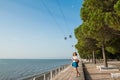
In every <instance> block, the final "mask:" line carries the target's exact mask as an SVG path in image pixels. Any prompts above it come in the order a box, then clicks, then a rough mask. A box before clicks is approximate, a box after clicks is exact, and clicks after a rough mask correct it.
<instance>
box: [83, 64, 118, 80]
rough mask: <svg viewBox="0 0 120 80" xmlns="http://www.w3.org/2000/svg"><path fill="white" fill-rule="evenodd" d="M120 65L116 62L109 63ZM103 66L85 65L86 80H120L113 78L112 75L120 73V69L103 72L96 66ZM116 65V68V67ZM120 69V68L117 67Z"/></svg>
mask: <svg viewBox="0 0 120 80" xmlns="http://www.w3.org/2000/svg"><path fill="white" fill-rule="evenodd" d="M112 63H114V64H116V65H117V64H119V63H116V62H109V63H108V65H112ZM100 65H103V63H101V64H93V63H85V64H84V71H85V80H120V78H112V77H111V73H120V71H119V69H109V70H107V69H105V70H101V71H100V69H98V68H97V67H96V66H100ZM116 65H114V66H116ZM116 67H120V66H116Z"/></svg>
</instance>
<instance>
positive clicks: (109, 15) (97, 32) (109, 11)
mask: <svg viewBox="0 0 120 80" xmlns="http://www.w3.org/2000/svg"><path fill="white" fill-rule="evenodd" d="M119 2H120V0H119V1H118V0H84V3H83V7H82V8H81V18H82V20H83V23H82V25H81V26H79V27H81V28H77V29H76V30H75V35H76V38H77V39H78V44H77V48H79V47H80V46H81V47H83V46H84V47H85V48H86V47H87V46H85V43H86V42H85V41H84V40H86V39H93V40H96V41H97V46H98V47H101V48H102V54H103V59H104V64H105V67H108V64H107V59H106V53H105V49H106V50H109V49H107V48H108V47H107V46H108V45H109V43H108V42H110V41H111V40H112V39H113V38H114V37H115V36H116V35H117V34H119V33H120V32H119V30H120V27H119V24H120V16H119V12H120V11H119V10H120V3H119ZM81 38H83V40H82V39H81ZM81 41H82V43H84V44H83V45H80V44H79V43H81ZM90 42H91V43H93V42H92V41H90Z"/></svg>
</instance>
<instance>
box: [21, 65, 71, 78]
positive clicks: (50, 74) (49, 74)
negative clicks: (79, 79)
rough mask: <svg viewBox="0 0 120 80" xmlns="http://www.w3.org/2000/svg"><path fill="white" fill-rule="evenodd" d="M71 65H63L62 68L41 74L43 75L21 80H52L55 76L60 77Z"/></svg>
mask: <svg viewBox="0 0 120 80" xmlns="http://www.w3.org/2000/svg"><path fill="white" fill-rule="evenodd" d="M69 65H70V64H66V65H62V66H60V67H57V68H55V69H53V70H50V71H47V72H44V73H41V74H36V75H32V76H28V77H24V78H21V79H19V80H52V79H53V78H54V77H55V76H57V75H58V73H60V72H61V71H62V70H64V69H65V68H67V67H68V66H69Z"/></svg>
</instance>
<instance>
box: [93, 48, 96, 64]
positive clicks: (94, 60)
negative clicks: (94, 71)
mask: <svg viewBox="0 0 120 80" xmlns="http://www.w3.org/2000/svg"><path fill="white" fill-rule="evenodd" d="M93 63H94V64H96V59H95V51H94V50H93Z"/></svg>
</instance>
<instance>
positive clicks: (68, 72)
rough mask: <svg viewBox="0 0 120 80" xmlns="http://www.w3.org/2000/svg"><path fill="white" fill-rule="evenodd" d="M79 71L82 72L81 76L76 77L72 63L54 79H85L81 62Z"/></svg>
mask: <svg viewBox="0 0 120 80" xmlns="http://www.w3.org/2000/svg"><path fill="white" fill-rule="evenodd" d="M79 72H80V74H81V75H80V77H75V74H76V72H75V70H74V69H73V67H72V66H71V65H70V66H69V67H68V68H66V69H65V70H63V71H62V72H61V73H59V74H58V75H57V76H56V77H55V78H54V79H52V80H84V74H83V69H82V64H81V63H80V64H79Z"/></svg>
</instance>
